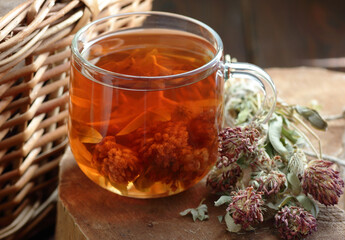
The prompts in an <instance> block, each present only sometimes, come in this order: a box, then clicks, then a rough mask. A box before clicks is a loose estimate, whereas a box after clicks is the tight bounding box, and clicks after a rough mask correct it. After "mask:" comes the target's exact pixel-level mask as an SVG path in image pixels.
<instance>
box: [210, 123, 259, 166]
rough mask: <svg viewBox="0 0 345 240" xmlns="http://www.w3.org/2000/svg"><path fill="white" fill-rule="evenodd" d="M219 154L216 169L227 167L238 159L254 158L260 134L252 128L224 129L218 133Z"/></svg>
mask: <svg viewBox="0 0 345 240" xmlns="http://www.w3.org/2000/svg"><path fill="white" fill-rule="evenodd" d="M218 136H219V138H218V139H219V148H218V151H219V154H220V158H219V160H218V161H217V165H216V166H217V167H218V168H221V167H223V166H224V167H227V166H229V165H230V164H231V163H233V162H236V161H237V160H238V159H239V158H241V157H243V156H246V157H248V158H251V157H255V153H256V151H257V149H258V141H259V137H260V132H259V131H258V130H257V129H256V128H255V127H253V126H246V127H243V128H241V127H236V128H225V129H224V130H223V131H221V132H220V133H219V135H218Z"/></svg>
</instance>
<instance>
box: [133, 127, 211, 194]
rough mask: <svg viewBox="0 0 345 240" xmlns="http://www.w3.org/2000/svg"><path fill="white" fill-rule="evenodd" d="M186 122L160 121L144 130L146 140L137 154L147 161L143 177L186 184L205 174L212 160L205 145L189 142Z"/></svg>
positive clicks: (167, 182) (173, 183)
mask: <svg viewBox="0 0 345 240" xmlns="http://www.w3.org/2000/svg"><path fill="white" fill-rule="evenodd" d="M188 137H189V133H188V131H187V127H186V124H185V123H184V122H182V121H180V122H172V121H168V122H162V123H160V124H158V125H157V126H156V127H155V128H154V129H150V130H149V132H148V133H147V139H146V142H145V144H144V145H143V147H142V148H141V149H140V151H139V154H140V156H141V157H142V158H143V159H144V161H145V162H147V164H148V166H149V170H148V171H147V172H146V174H145V177H146V178H148V179H149V180H150V181H153V182H155V181H162V182H164V183H166V184H172V187H173V188H175V189H176V187H177V186H175V184H176V183H177V182H178V181H180V182H181V183H182V184H183V185H185V186H187V185H190V184H192V183H193V181H194V180H195V179H196V178H197V177H202V175H203V174H205V172H206V170H207V168H208V166H209V165H210V164H211V163H210V162H209V161H210V160H212V159H211V158H210V157H209V152H208V150H207V148H200V149H194V148H193V147H192V146H190V145H189V143H188Z"/></svg>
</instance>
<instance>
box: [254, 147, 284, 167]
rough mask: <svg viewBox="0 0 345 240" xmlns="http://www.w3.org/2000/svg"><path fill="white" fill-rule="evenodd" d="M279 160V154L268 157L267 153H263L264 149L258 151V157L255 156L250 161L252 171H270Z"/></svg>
mask: <svg viewBox="0 0 345 240" xmlns="http://www.w3.org/2000/svg"><path fill="white" fill-rule="evenodd" d="M279 161H281V158H280V156H275V157H273V158H270V157H269V156H268V154H265V152H264V151H261V152H258V157H256V158H255V159H254V160H253V161H252V162H251V167H252V169H253V170H254V171H257V172H259V171H267V172H269V171H271V170H272V169H275V168H276V166H277V162H279Z"/></svg>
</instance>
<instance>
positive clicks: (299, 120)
mask: <svg viewBox="0 0 345 240" xmlns="http://www.w3.org/2000/svg"><path fill="white" fill-rule="evenodd" d="M293 117H294V119H295V120H297V122H298V123H300V124H301V125H302V126H303V127H304V128H305V129H306V130H307V131H308V132H309V133H310V134H311V135H313V137H314V138H316V140H317V141H318V144H319V152H318V151H317V150H316V148H315V147H314V145H313V144H312V143H311V141H310V140H309V138H308V137H307V136H305V134H304V133H303V132H302V131H301V130H299V129H298V128H297V126H295V127H296V128H297V129H298V130H299V132H300V134H302V136H303V137H304V138H305V140H306V141H307V142H308V144H309V145H310V147H311V148H312V149H313V151H314V152H315V153H316V155H317V156H318V158H319V159H322V146H321V140H320V138H319V137H318V136H317V135H316V133H315V132H314V131H313V130H312V129H311V128H310V127H308V126H307V125H306V124H305V123H304V122H303V121H302V120H301V119H300V118H299V117H298V116H296V115H294V116H293Z"/></svg>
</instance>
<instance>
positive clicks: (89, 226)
mask: <svg viewBox="0 0 345 240" xmlns="http://www.w3.org/2000/svg"><path fill="white" fill-rule="evenodd" d="M268 72H269V74H270V75H271V76H272V77H273V79H274V80H275V82H276V85H277V88H278V91H279V95H280V96H281V97H282V98H284V99H285V100H286V101H288V102H292V103H293V102H295V103H302V104H304V103H305V104H307V103H308V102H309V100H310V99H314V98H315V99H317V100H319V103H320V104H321V105H322V106H324V108H323V111H322V112H323V113H325V114H335V113H339V112H340V111H341V110H342V108H343V107H344V106H345V98H344V89H345V74H344V73H337V72H331V71H327V70H323V69H313V68H292V69H268ZM344 125H345V124H344V120H339V121H337V122H334V123H332V124H331V125H330V127H329V130H330V131H329V132H328V133H323V134H322V139H323V140H325V150H326V152H327V153H335V152H337V151H338V150H339V149H340V143H339V142H340V140H341V137H342V134H343V132H344ZM203 198H205V199H206V204H207V205H208V207H209V216H210V219H209V220H208V221H204V222H199V221H197V222H193V221H192V219H191V218H190V217H181V216H179V212H181V211H183V210H185V209H186V208H191V207H196V206H198V204H199V203H200V201H201V200H202V199H203ZM216 199H217V197H215V196H213V195H211V194H209V192H208V190H207V189H206V187H205V182H200V183H199V184H197V185H196V186H194V187H193V188H191V189H189V190H188V191H186V192H183V193H180V194H178V195H175V196H171V197H167V198H161V199H145V200H141V199H132V198H125V197H121V196H118V195H116V194H113V193H111V192H108V191H106V190H104V189H102V188H100V187H98V186H97V185H96V184H94V183H93V182H91V181H90V180H89V179H88V178H87V177H86V176H85V175H84V174H83V173H82V172H81V171H80V170H79V168H78V166H77V165H76V163H75V161H74V159H73V156H72V154H71V153H70V152H69V151H68V152H67V153H66V155H65V157H64V158H63V159H62V161H61V164H60V184H59V204H58V221H57V228H56V239H57V240H65V239H77V240H78V239H91V240H92V239H102V240H108V239H133V240H134V239H190V240H192V239H198V240H199V239H200V240H206V239H207V240H213V239H214V240H216V239H217V240H218V239H267V240H274V239H279V238H278V235H277V232H276V230H274V228H273V224H272V222H267V223H265V224H263V225H262V226H261V227H260V228H257V229H256V230H255V231H252V232H248V233H246V234H240V235H238V234H231V233H229V232H227V231H226V227H225V225H224V224H220V223H219V222H218V219H217V216H219V215H222V214H224V213H225V212H224V209H222V208H216V207H213V202H214V201H215V200H216ZM342 204H343V202H342ZM340 206H341V207H342V208H344V205H340ZM318 228H319V230H318V232H316V233H314V234H313V235H312V236H311V237H310V238H309V239H318V240H320V239H321V240H322V239H327V240H328V239H332V240H338V239H339V240H340V239H343V236H344V234H345V233H344V231H345V213H344V211H342V210H341V209H340V208H338V207H328V208H325V207H321V211H320V214H319V218H318Z"/></svg>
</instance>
